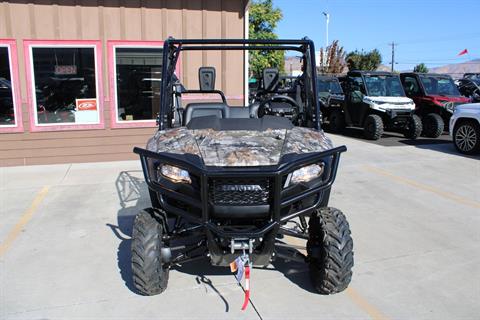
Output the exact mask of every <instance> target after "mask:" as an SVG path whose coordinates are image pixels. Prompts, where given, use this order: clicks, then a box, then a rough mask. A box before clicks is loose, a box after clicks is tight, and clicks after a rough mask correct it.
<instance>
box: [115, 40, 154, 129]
mask: <svg viewBox="0 0 480 320" xmlns="http://www.w3.org/2000/svg"><path fill="white" fill-rule="evenodd" d="M115 57H116V59H115V64H116V76H117V78H116V90H117V115H118V116H117V119H118V121H133V120H152V119H155V118H156V116H157V113H158V110H159V106H160V87H161V86H160V84H161V73H162V49H160V48H115Z"/></svg>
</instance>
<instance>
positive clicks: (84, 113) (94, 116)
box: [75, 99, 98, 123]
mask: <svg viewBox="0 0 480 320" xmlns="http://www.w3.org/2000/svg"><path fill="white" fill-rule="evenodd" d="M75 106H76V108H75V123H92V122H93V123H97V122H98V106H97V99H75Z"/></svg>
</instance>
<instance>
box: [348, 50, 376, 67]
mask: <svg viewBox="0 0 480 320" xmlns="http://www.w3.org/2000/svg"><path fill="white" fill-rule="evenodd" d="M346 60H347V66H348V69H349V70H367V71H372V70H376V69H377V68H378V66H379V65H380V63H382V55H381V54H380V52H379V51H378V50H377V49H373V50H372V51H369V52H365V51H363V50H362V51H361V52H359V51H358V50H355V51H352V52H350V53H349V54H347V57H346Z"/></svg>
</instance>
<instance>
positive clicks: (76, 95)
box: [30, 45, 100, 126]
mask: <svg viewBox="0 0 480 320" xmlns="http://www.w3.org/2000/svg"><path fill="white" fill-rule="evenodd" d="M95 51H96V49H95V46H78V47H77V46H74V45H72V46H61V45H59V46H49V45H35V46H31V47H30V55H31V64H32V70H31V71H32V90H33V94H32V96H33V108H34V114H35V125H37V126H42V125H43V126H45V125H49V126H51V125H88V124H99V123H100V110H99V95H98V87H97V81H98V80H97V77H98V76H97V67H96V52H95Z"/></svg>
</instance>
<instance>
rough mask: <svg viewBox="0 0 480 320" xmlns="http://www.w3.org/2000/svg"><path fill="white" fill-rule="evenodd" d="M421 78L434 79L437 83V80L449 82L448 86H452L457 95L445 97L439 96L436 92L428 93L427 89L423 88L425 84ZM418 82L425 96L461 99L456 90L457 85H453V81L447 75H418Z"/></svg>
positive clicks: (443, 95)
mask: <svg viewBox="0 0 480 320" xmlns="http://www.w3.org/2000/svg"><path fill="white" fill-rule="evenodd" d="M423 78H434V79H435V80H437V82H438V79H447V80H449V82H450V84H451V85H452V87H453V88H454V91H456V92H457V93H456V94H455V95H446V94H440V93H439V92H438V90H437V92H429V91H428V90H427V88H426V87H425V84H424V83H423V80H422V79H423ZM418 80H419V81H418V82H419V83H420V85H421V86H422V89H423V92H425V95H426V96H442V97H461V96H462V94H461V93H460V91H459V90H458V87H457V85H456V84H455V82H454V81H453V79H452V77H450V76H448V75H438V74H431V75H429V74H419V75H418ZM437 89H438V86H437Z"/></svg>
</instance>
